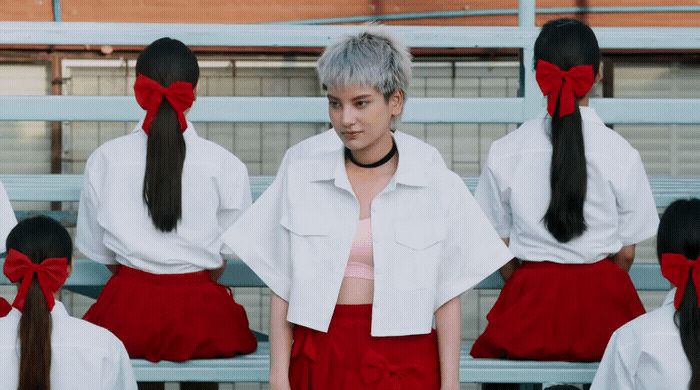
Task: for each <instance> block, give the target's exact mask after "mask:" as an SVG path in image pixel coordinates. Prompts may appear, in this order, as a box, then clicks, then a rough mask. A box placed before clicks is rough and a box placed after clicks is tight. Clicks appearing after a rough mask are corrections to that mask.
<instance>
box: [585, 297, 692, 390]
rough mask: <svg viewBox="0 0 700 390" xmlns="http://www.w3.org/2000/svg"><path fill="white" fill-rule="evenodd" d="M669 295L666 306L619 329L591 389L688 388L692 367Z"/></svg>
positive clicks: (662, 389) (613, 337)
mask: <svg viewBox="0 0 700 390" xmlns="http://www.w3.org/2000/svg"><path fill="white" fill-rule="evenodd" d="M675 293H676V289H672V290H671V292H669V293H668V296H667V297H666V300H665V301H664V303H663V305H662V306H661V307H660V308H658V309H656V310H654V311H651V312H649V313H647V314H644V315H642V316H640V317H637V318H636V319H634V320H632V321H630V322H628V323H627V324H625V325H624V326H622V327H621V328H620V329H618V330H616V331H615V333H613V335H612V337H611V338H610V342H609V343H608V347H607V348H606V349H605V354H604V355H603V360H602V361H601V362H600V366H599V368H598V371H597V372H596V375H595V378H594V379H593V384H592V386H591V389H592V390H609V389H615V390H633V389H634V390H666V389H687V388H688V384H689V383H690V376H691V368H690V363H689V362H688V357H687V356H686V355H685V352H684V351H683V345H682V344H681V337H680V332H679V330H678V327H677V326H676V324H675V322H674V319H673V317H674V315H675V313H676V309H675V307H674V306H673V297H674V295H675Z"/></svg>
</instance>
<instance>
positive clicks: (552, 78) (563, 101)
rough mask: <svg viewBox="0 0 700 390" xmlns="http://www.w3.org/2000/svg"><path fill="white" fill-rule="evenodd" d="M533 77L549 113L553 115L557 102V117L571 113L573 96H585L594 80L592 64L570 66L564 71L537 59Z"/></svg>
mask: <svg viewBox="0 0 700 390" xmlns="http://www.w3.org/2000/svg"><path fill="white" fill-rule="evenodd" d="M535 78H536V79H537V84H539V86H540V89H541V90H542V94H543V95H545V96H547V112H548V113H549V115H551V116H554V110H555V109H556V108H557V102H559V117H563V116H566V115H570V114H573V112H574V105H575V104H576V100H575V98H582V97H584V96H586V94H587V93H588V91H590V90H591V87H593V83H594V82H595V75H594V74H593V66H592V65H578V66H572V67H571V68H569V70H566V71H564V70H561V69H560V68H559V67H558V66H556V65H554V64H552V63H550V62H547V61H544V60H538V61H537V66H536V67H535Z"/></svg>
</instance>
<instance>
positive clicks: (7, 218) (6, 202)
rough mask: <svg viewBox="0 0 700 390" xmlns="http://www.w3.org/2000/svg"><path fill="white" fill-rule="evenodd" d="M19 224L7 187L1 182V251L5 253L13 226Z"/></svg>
mask: <svg viewBox="0 0 700 390" xmlns="http://www.w3.org/2000/svg"><path fill="white" fill-rule="evenodd" d="M15 225H17V218H16V217H15V212H14V211H13V210H12V205H11V204H10V199H9V198H8V197H7V192H5V187H3V185H2V183H0V253H4V252H5V250H6V248H5V241H6V240H7V235H8V234H10V231H11V230H12V228H14V227H15Z"/></svg>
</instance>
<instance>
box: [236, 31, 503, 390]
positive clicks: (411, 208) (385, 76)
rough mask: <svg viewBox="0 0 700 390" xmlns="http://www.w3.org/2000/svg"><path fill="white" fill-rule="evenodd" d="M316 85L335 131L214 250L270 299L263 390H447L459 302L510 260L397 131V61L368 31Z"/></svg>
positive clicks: (454, 383) (334, 57) (380, 36)
mask: <svg viewBox="0 0 700 390" xmlns="http://www.w3.org/2000/svg"><path fill="white" fill-rule="evenodd" d="M318 73H319V78H320V81H321V83H322V86H323V88H324V90H325V91H326V92H327V96H328V113H329V116H330V120H331V123H332V124H333V129H331V130H329V131H327V132H325V133H323V134H320V135H317V136H314V137H311V138H309V139H307V140H305V141H302V142H301V143H299V144H297V145H295V146H294V147H292V148H290V149H289V150H288V151H287V153H286V155H285V157H284V160H283V162H282V165H281V167H280V169H279V172H278V174H277V177H276V178H275V180H274V182H273V183H272V185H271V186H270V187H269V188H268V189H267V191H265V193H263V194H262V196H261V197H260V198H259V199H258V201H257V202H256V203H255V204H254V205H253V206H252V207H251V208H250V209H249V210H248V211H247V212H246V213H244V214H243V216H242V217H241V218H240V219H239V221H238V222H237V223H236V224H235V225H234V226H232V227H231V228H230V229H229V230H228V231H227V232H226V233H225V234H224V238H223V239H224V242H225V244H226V245H227V246H228V247H230V248H231V249H232V250H233V252H235V253H236V254H237V255H238V256H239V257H240V258H241V259H242V260H243V261H244V262H245V263H246V264H248V265H249V266H250V267H251V269H252V270H253V271H255V272H256V273H257V274H258V276H259V277H260V278H261V279H262V280H263V281H264V282H265V283H266V284H267V285H268V286H269V287H270V289H271V290H272V293H273V294H272V302H271V313H270V344H271V346H270V348H271V351H270V357H271V368H270V385H271V388H272V389H290V388H291V389H294V390H307V389H387V388H397V389H398V388H402V389H440V388H442V389H456V388H458V387H459V378H458V376H459V375H458V374H459V370H458V368H459V355H460V353H459V352H460V303H459V295H460V294H462V293H463V292H464V291H465V290H467V289H469V288H470V287H472V286H474V285H475V284H477V283H478V282H479V281H481V280H482V279H484V278H485V277H487V276H488V275H490V274H491V273H492V272H494V271H495V270H497V269H498V268H499V267H500V266H502V265H504V264H505V263H506V262H508V261H509V260H510V259H511V258H512V256H511V254H510V252H509V251H508V249H507V248H506V246H505V245H504V244H503V242H502V241H501V240H500V239H499V237H498V235H497V234H496V232H495V230H494V229H493V228H492V227H491V225H490V224H489V222H488V221H487V219H486V217H485V216H484V214H483V213H482V212H481V209H480V208H479V206H478V205H477V204H476V202H475V200H474V199H473V198H472V196H471V194H470V193H469V190H468V189H467V188H466V186H465V185H464V182H463V181H462V180H461V179H460V177H459V176H457V175H456V174H454V173H453V172H451V171H449V170H448V169H447V168H446V167H445V163H444V162H443V161H442V158H441V157H440V155H439V153H438V152H437V150H436V149H435V148H433V147H432V146H430V145H428V144H426V143H424V142H422V141H420V140H418V139H416V138H414V137H411V136H409V135H407V134H404V133H401V132H399V131H395V129H394V128H395V125H396V122H397V119H398V118H399V116H400V115H401V113H402V111H403V107H404V102H405V101H406V92H407V90H408V85H409V81H410V79H411V57H410V54H409V52H408V50H406V48H404V47H403V46H402V45H401V44H400V43H399V42H398V41H397V40H396V39H395V38H393V37H391V36H390V35H388V34H387V33H385V32H383V31H364V32H361V33H358V34H354V35H351V36H347V37H344V38H342V39H340V40H339V41H337V42H335V43H333V44H331V45H330V46H329V47H328V48H327V49H326V50H325V52H324V53H323V55H322V56H321V58H320V60H319V61H318ZM433 320H435V324H436V329H433Z"/></svg>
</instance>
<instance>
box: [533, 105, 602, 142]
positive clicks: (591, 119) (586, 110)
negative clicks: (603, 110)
mask: <svg viewBox="0 0 700 390" xmlns="http://www.w3.org/2000/svg"><path fill="white" fill-rule="evenodd" d="M579 111H580V112H581V121H582V122H583V123H586V122H587V123H595V124H598V125H603V126H605V123H604V122H603V120H602V119H600V117H599V116H598V113H596V111H595V109H594V108H593V107H588V106H579ZM542 120H543V122H544V126H543V127H544V129H545V132H546V133H547V135H549V136H551V135H552V126H551V123H552V117H551V116H549V114H548V113H547V111H546V110H545V111H544V112H543V113H542Z"/></svg>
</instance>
